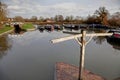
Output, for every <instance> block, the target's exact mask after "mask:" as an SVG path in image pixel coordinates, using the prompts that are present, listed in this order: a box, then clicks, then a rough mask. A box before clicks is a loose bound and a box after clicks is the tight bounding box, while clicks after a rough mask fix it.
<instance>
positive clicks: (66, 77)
mask: <svg viewBox="0 0 120 80" xmlns="http://www.w3.org/2000/svg"><path fill="white" fill-rule="evenodd" d="M78 71H79V69H78V67H76V66H73V65H70V64H66V63H62V62H60V63H56V74H55V75H56V76H55V80H78ZM83 75H84V76H83V80H105V79H104V78H102V77H101V76H98V75H96V74H93V73H92V72H90V71H88V70H84V73H83Z"/></svg>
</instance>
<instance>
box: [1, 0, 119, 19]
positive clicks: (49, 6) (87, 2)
mask: <svg viewBox="0 0 120 80" xmlns="http://www.w3.org/2000/svg"><path fill="white" fill-rule="evenodd" d="M2 1H3V2H4V3H5V4H7V6H8V11H9V15H8V16H9V17H14V16H22V17H25V18H30V17H31V16H37V17H40V16H43V17H54V16H55V15H63V16H69V15H73V16H81V17H87V16H88V15H92V14H93V13H94V12H95V10H98V9H99V7H103V6H104V7H106V9H107V10H109V13H110V14H113V13H114V12H120V0H2Z"/></svg>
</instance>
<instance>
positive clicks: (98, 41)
mask: <svg viewBox="0 0 120 80" xmlns="http://www.w3.org/2000/svg"><path fill="white" fill-rule="evenodd" d="M94 32H95V33H106V31H105V30H94ZM93 40H94V41H96V43H97V44H102V42H104V41H105V36H98V37H94V38H93Z"/></svg>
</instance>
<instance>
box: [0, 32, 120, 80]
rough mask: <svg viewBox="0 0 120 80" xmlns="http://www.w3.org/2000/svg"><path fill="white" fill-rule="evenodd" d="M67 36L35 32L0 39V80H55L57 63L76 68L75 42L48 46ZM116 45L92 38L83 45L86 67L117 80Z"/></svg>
mask: <svg viewBox="0 0 120 80" xmlns="http://www.w3.org/2000/svg"><path fill="white" fill-rule="evenodd" d="M89 32H91V31H88V33H89ZM69 35H71V34H66V33H63V32H62V31H52V32H48V31H44V32H40V31H39V30H36V31H31V32H26V33H23V34H22V35H21V36H10V35H6V36H2V37H0V80H54V72H55V63H56V62H65V63H69V64H73V65H76V66H78V65H79V55H80V53H79V52H80V46H79V45H78V43H77V42H76V41H75V40H68V41H65V42H61V43H57V44H52V43H50V40H52V39H55V38H60V37H64V36H69ZM119 44H120V43H116V44H115V43H112V42H109V41H107V39H106V37H94V38H93V39H92V40H91V41H90V42H89V44H88V45H87V46H86V54H85V68H86V69H88V70H90V71H92V72H93V73H95V74H98V75H101V76H103V77H104V78H106V79H107V80H116V79H117V78H119V77H120V62H119V61H120V45H119Z"/></svg>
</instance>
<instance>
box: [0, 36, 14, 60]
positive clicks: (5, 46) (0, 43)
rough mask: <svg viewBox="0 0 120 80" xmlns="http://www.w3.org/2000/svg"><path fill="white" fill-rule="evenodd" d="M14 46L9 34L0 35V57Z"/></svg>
mask: <svg viewBox="0 0 120 80" xmlns="http://www.w3.org/2000/svg"><path fill="white" fill-rule="evenodd" d="M11 47H12V45H11V43H10V39H9V38H8V37H7V36H1V37H0V58H1V57H2V56H4V55H6V53H7V51H8V50H10V49H11Z"/></svg>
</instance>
